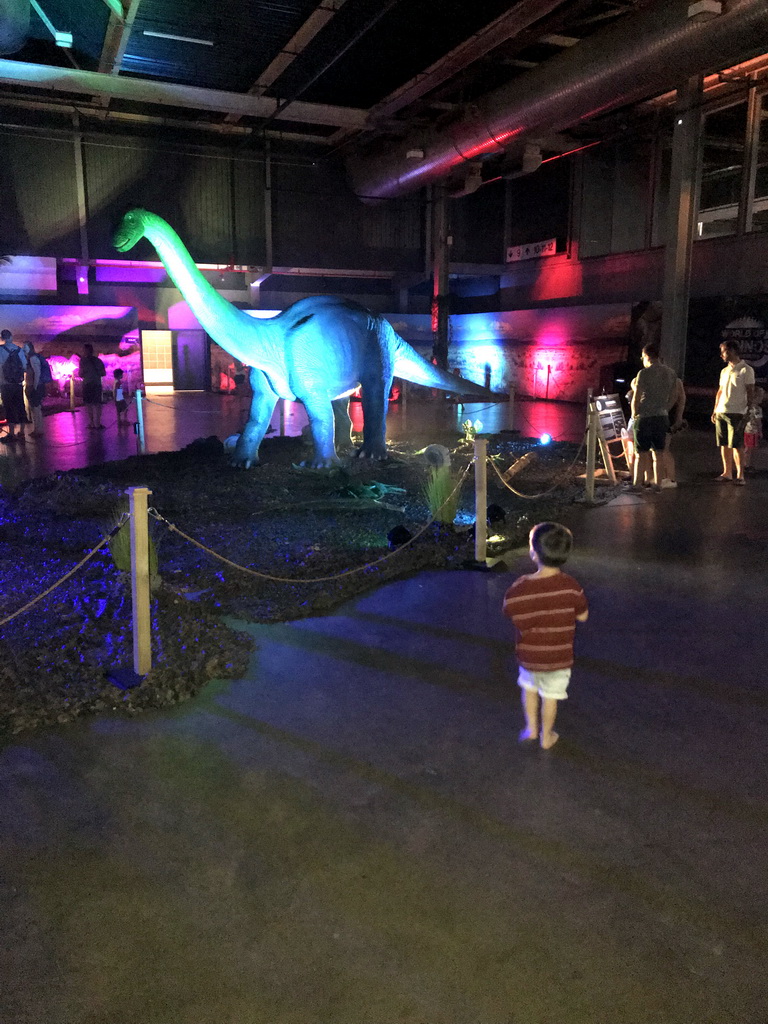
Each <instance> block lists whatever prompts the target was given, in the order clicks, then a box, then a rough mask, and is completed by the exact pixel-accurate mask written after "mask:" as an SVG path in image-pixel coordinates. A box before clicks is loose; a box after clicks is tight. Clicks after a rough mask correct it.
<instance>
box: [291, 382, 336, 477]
mask: <svg viewBox="0 0 768 1024" xmlns="http://www.w3.org/2000/svg"><path fill="white" fill-rule="evenodd" d="M298 397H299V399H300V401H302V402H303V403H304V408H305V409H306V410H307V416H308V417H309V429H310V430H311V431H312V441H313V443H314V446H315V456H314V458H313V459H312V460H311V461H308V462H303V463H302V465H303V466H311V467H312V468H313V469H327V468H329V467H330V466H339V465H341V463H340V461H339V459H338V457H337V455H336V447H335V445H334V443H333V428H334V414H333V405H332V403H331V402H330V401H328V399H327V398H323V397H322V396H316V395H304V396H301V395H299V396H298Z"/></svg>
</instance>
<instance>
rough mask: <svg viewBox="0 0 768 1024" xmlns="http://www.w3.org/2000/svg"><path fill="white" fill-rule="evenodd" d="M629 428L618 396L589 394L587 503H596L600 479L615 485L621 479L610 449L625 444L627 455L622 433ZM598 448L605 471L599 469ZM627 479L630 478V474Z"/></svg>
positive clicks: (585, 487)
mask: <svg viewBox="0 0 768 1024" xmlns="http://www.w3.org/2000/svg"><path fill="white" fill-rule="evenodd" d="M626 427H627V421H626V419H625V417H624V410H623V409H622V407H621V399H620V398H619V396H618V395H598V396H597V397H596V398H594V397H593V396H592V392H591V391H590V392H589V394H588V397H587V472H586V476H585V486H584V490H585V500H586V502H587V503H590V504H591V503H592V502H594V500H595V481H596V480H597V479H604V480H606V481H607V482H608V483H611V484H613V485H615V484H616V483H617V481H618V475H617V472H616V467H615V466H614V463H613V456H612V454H611V449H610V447H609V446H610V445H611V444H612V443H618V444H622V453H623V443H622V436H621V432H622V430H624V431H626ZM598 448H599V449H600V455H601V457H602V460H603V466H604V469H597V468H596V465H597V450H598ZM620 472H621V471H620ZM623 475H625V476H626V473H623Z"/></svg>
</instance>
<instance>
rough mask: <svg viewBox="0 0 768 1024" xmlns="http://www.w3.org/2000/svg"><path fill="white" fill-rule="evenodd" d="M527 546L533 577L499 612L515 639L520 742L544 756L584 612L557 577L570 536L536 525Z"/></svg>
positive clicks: (572, 586) (574, 587)
mask: <svg viewBox="0 0 768 1024" xmlns="http://www.w3.org/2000/svg"><path fill="white" fill-rule="evenodd" d="M528 543H529V549H528V551H529V555H530V557H531V561H532V562H533V563H534V565H535V566H536V572H535V573H532V574H531V575H530V576H521V577H520V578H519V579H517V580H515V582H514V583H513V584H512V586H511V587H510V588H509V590H508V591H507V592H506V594H505V595H504V604H503V612H504V614H505V615H507V616H509V618H510V619H511V620H512V622H513V623H514V625H515V626H516V627H517V629H518V631H519V633H520V637H519V639H518V641H517V660H518V664H519V666H520V674H519V676H518V680H517V682H518V686H519V687H520V689H521V690H522V698H523V711H524V712H525V729H524V730H523V731H522V732H521V733H520V741H521V742H525V741H527V740H535V739H539V741H540V743H541V746H542V749H543V750H549V748H550V747H553V746H554V745H555V743H557V740H558V735H557V733H556V732H554V731H553V726H554V724H555V716H556V715H557V702H558V701H559V700H565V699H566V697H567V696H568V694H567V692H566V691H567V689H568V682H569V680H570V678H571V666H572V665H573V637H574V634H575V632H576V623H577V622H586V621H587V617H588V615H589V610H588V607H587V599H586V597H585V596H584V591H583V590H582V589H581V587H580V586H579V584H578V583H577V582H576V580H575V579H574V578H573V577H572V576H568V575H567V574H566V573H564V572H561V571H560V566H561V565H564V564H565V562H567V561H568V556H569V555H570V553H571V549H572V547H573V534H572V533H571V531H570V530H569V529H567V527H565V526H561V525H560V523H539V524H538V525H537V526H534V528H533V529H532V530H531V532H530V534H529V537H528ZM539 696H540V697H541V735H539Z"/></svg>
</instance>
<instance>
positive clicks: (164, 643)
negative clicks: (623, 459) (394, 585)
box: [0, 434, 583, 738]
mask: <svg viewBox="0 0 768 1024" xmlns="http://www.w3.org/2000/svg"><path fill="white" fill-rule="evenodd" d="M438 440H440V441H441V443H443V444H444V445H446V447H448V448H450V450H451V453H452V466H453V468H454V469H455V470H456V471H457V472H459V471H461V470H462V469H463V468H464V467H465V466H466V465H467V464H468V463H469V462H470V460H471V455H472V449H471V446H470V445H468V444H466V443H464V442H462V441H461V439H459V438H458V437H456V436H455V435H453V436H451V437H448V438H439V439H438ZM433 441H435V438H428V439H425V440H421V441H417V442H414V443H412V444H409V445H403V444H400V445H397V446H394V445H392V446H390V454H391V458H390V459H389V460H388V461H387V462H384V463H367V462H364V461H362V460H355V459H350V460H349V461H348V462H347V463H345V466H344V468H343V469H341V470H332V471H312V470H306V469H301V468H297V467H298V463H299V462H301V460H302V459H303V458H305V457H306V449H305V447H304V444H303V442H302V440H301V439H299V438H273V439H268V440H267V441H265V442H264V445H263V446H262V458H263V463H262V465H261V466H259V467H257V468H255V469H253V470H251V471H249V472H243V471H237V470H234V469H231V468H230V467H229V466H228V465H227V460H226V456H225V454H224V451H223V447H222V445H221V442H220V441H218V440H217V439H216V438H208V439H202V440H200V441H197V442H194V443H193V444H192V445H190V446H188V447H187V448H186V449H184V450H183V451H181V452H165V453H160V454H158V455H150V456H141V457H134V458H130V459H126V460H123V461H121V462H113V463H105V464H103V465H99V466H94V467H90V468H89V469H87V470H77V471H72V472H69V473H57V474H54V475H52V476H50V477H46V478H44V479H42V480H33V481H30V482H28V483H26V484H24V485H22V486H20V487H19V488H17V489H16V490H15V491H13V492H10V493H9V491H8V490H7V489H3V490H0V576H1V577H2V583H3V586H2V598H0V618H4V617H5V616H6V615H9V614H11V613H12V612H14V611H15V610H16V609H18V608H20V607H21V606H22V605H24V604H25V603H26V602H27V601H29V600H31V599H32V598H33V597H35V596H36V595H37V594H39V593H40V592H41V591H43V590H45V589H46V588H47V587H48V586H50V585H51V584H52V583H54V582H55V581H56V580H57V579H59V578H60V577H61V576H62V575H64V574H65V573H66V572H68V571H69V570H70V569H71V568H72V567H73V566H74V565H76V564H77V562H78V561H80V559H82V558H83V557H84V555H86V554H87V553H88V552H89V551H90V550H91V549H92V548H93V547H94V546H95V545H96V544H97V543H98V542H99V541H100V540H101V539H102V538H103V537H104V536H105V535H106V534H107V533H109V531H110V530H111V529H112V528H113V527H114V526H115V525H116V524H117V523H118V522H119V520H120V517H121V515H122V513H123V512H124V511H126V510H127V498H126V496H125V489H126V488H127V487H129V486H132V485H144V486H147V487H149V488H150V489H151V490H152V497H151V498H150V504H151V506H152V507H154V508H155V509H156V510H157V511H158V513H159V514H160V516H161V517H162V519H161V520H157V519H155V520H151V530H150V533H151V536H152V539H153V542H154V544H155V546H156V549H157V554H158V570H159V575H160V579H159V581H158V583H157V585H156V587H155V588H154V590H153V595H152V620H153V668H152V669H151V671H150V672H149V673H148V674H147V675H146V676H145V677H144V679H143V680H142V682H141V685H139V686H136V687H135V688H130V689H123V688H121V686H120V685H117V683H116V681H115V679H116V677H112V676H111V674H112V673H115V672H116V670H119V669H120V668H129V667H130V666H131V664H132V638H131V597H130V579H129V577H128V576H127V575H126V574H124V573H121V572H120V571H119V570H118V569H117V567H116V566H115V564H114V562H113V560H112V557H111V555H110V553H109V550H108V548H107V547H105V548H102V549H101V550H100V551H99V552H97V554H96V555H95V556H94V557H93V559H92V560H91V561H90V562H88V564H87V565H86V566H84V567H83V568H82V569H81V570H79V571H78V572H77V573H76V574H75V575H74V576H73V577H71V578H70V579H69V580H67V581H66V582H65V583H64V584H62V586H60V587H58V588H57V589H56V590H54V591H53V592H52V593H51V594H50V595H48V596H47V597H45V598H43V600H42V601H40V602H39V603H38V604H37V605H35V607H34V608H32V609H31V610H29V611H28V612H24V613H23V614H21V615H19V616H17V617H16V618H14V619H13V620H12V621H11V622H9V623H7V624H6V625H5V626H3V627H0V647H1V648H2V657H1V658H0V738H1V737H2V736H3V735H5V736H8V735H14V734H17V733H20V732H22V731H25V730H30V729H34V728H36V727H39V726H42V725H56V724H63V723H66V722H69V721H72V720H74V719H77V718H79V717H81V716H83V715H87V714H93V713H105V712H120V713H128V714H135V713H138V712H140V711H142V710H144V709H146V708H156V707H162V706H166V705H169V704H175V703H178V702H180V701H184V700H187V699H189V698H190V697H191V696H193V695H194V694H195V693H197V692H198V691H199V690H200V688H201V687H202V686H203V685H204V684H205V683H206V682H207V681H208V680H210V679H212V678H237V677H239V676H241V675H242V674H243V673H244V672H245V671H246V668H247V665H248V660H249V656H250V653H251V649H252V642H251V640H250V639H249V637H248V636H247V635H246V634H244V633H242V632H239V631H236V630H234V629H232V628H230V627H229V626H228V625H227V624H226V622H225V619H226V618H227V617H229V616H231V617H233V618H238V619H246V620H250V621H259V622H277V621H285V620H288V619H295V618H301V617H304V616H308V615H315V614H323V613H327V612H329V611H330V610H331V609H333V608H334V607H336V606H337V605H338V604H340V603H341V602H343V601H346V600H348V599H349V598H351V597H354V596H355V595H358V594H360V593H362V592H364V591H366V590H368V589H370V588H372V587H374V586H376V585H378V584H380V583H383V582H385V581H387V580H392V579H396V578H398V577H403V576H407V575H411V574H413V573H414V572H417V571H418V570H420V569H426V568H441V567H444V568H461V567H463V566H465V565H466V564H467V563H471V561H472V559H473V555H474V534H473V528H472V522H473V520H474V483H473V477H472V473H471V471H470V472H469V473H468V474H467V476H466V478H465V480H464V483H463V485H462V488H461V492H460V501H459V511H458V515H457V520H456V526H455V527H454V528H446V527H439V526H438V525H437V524H432V525H431V526H429V527H428V528H427V529H426V530H425V531H424V532H423V533H421V535H420V536H418V537H417V539H416V540H415V541H414V542H413V543H411V544H409V545H407V546H406V547H403V548H398V549H397V550H395V551H394V552H391V551H390V550H389V547H388V543H387V534H388V533H389V531H390V530H392V529H393V527H396V526H401V525H402V526H405V527H406V529H408V531H409V532H410V533H411V534H412V535H415V534H417V532H418V531H420V530H423V528H424V526H425V525H426V524H427V523H428V521H429V512H428V509H427V506H426V503H425V499H424V496H423V488H424V483H425V480H426V477H427V474H428V471H429V465H428V463H427V461H426V458H425V456H424V455H423V454H421V452H422V449H423V448H424V447H425V445H426V444H428V443H431V442H433ZM532 447H535V442H533V441H530V440H528V441H526V440H524V439H519V438H516V437H514V436H512V435H505V434H501V435H496V436H493V437H490V438H489V454H491V455H492V456H498V463H497V464H498V465H499V467H500V468H501V469H505V468H506V467H507V466H509V465H510V464H511V463H512V462H513V461H514V460H515V459H516V458H518V457H519V456H520V455H522V454H524V453H525V452H527V451H529V450H530V449H531V448H532ZM577 447H578V446H576V445H572V444H565V443H559V444H552V445H550V446H548V447H547V448H540V447H537V448H536V455H537V457H536V459H535V461H534V462H533V464H532V465H530V466H528V467H526V469H525V470H523V472H522V473H520V475H519V476H516V477H515V479H514V481H513V483H514V485H515V487H516V488H517V489H519V490H520V491H522V492H524V493H527V494H535V493H538V492H539V491H541V490H544V489H546V488H547V487H548V486H550V485H551V484H552V482H553V481H555V480H558V481H559V483H560V484H561V485H560V486H558V488H557V489H556V490H555V491H554V492H553V493H551V494H549V495H547V496H546V497H544V498H541V499H539V500H535V501H530V500H525V499H523V498H519V497H516V496H515V495H514V494H512V493H511V492H510V491H508V490H507V489H506V488H504V487H503V486H502V485H501V484H500V482H499V480H498V478H497V477H496V474H495V473H494V472H493V471H492V470H489V474H488V500H489V503H495V504H497V505H499V506H500V507H501V508H503V509H504V512H505V520H504V522H501V523H494V524H493V525H492V527H491V528H490V530H489V533H490V534H491V535H492V536H494V537H497V538H499V539H498V540H496V541H494V543H493V544H492V545H491V547H490V552H491V553H493V552H501V551H502V550H503V549H505V548H510V547H514V546H517V545H519V544H521V543H523V542H524V540H525V536H526V534H527V532H528V530H529V528H530V526H531V524H532V523H534V522H538V521H540V520H542V519H548V518H554V517H555V516H558V515H561V514H563V511H564V509H565V507H566V506H567V505H569V504H571V503H572V502H573V500H574V498H575V497H576V496H577V495H578V494H579V493H580V492H581V491H582V490H583V486H580V485H579V484H578V483H577V481H576V473H577V472H579V471H580V469H583V466H581V465H580V461H579V462H577V464H576V466H575V467H573V466H572V465H571V464H572V463H573V460H574V457H575V456H576V455H577ZM582 454H583V453H582ZM168 523H172V524H174V525H175V526H177V527H178V528H179V529H180V530H183V531H184V532H186V533H188V534H189V535H190V536H192V537H194V538H196V539H198V540H199V541H201V542H202V543H204V544H205V545H206V546H208V547H210V548H212V549H214V550H215V551H217V552H219V553H220V554H222V555H224V556H225V557H227V558H229V559H231V560H232V561H234V562H236V563H238V564H239V565H243V566H246V567H248V568H250V569H252V570H254V571H256V572H259V573H264V574H267V575H269V576H274V577H281V578H287V579H289V580H290V581H291V582H277V581H275V580H267V579H262V578H260V577H256V576H254V575H252V574H248V573H245V572H242V571H240V570H238V569H235V568H232V567H230V566H227V565H225V564H223V563H222V562H220V561H218V560H217V559H215V558H213V557H212V556H210V555H208V554H205V553H204V552H202V551H201V550H199V549H198V548H196V547H194V546H193V545H191V544H190V543H189V542H188V541H186V540H185V539H184V538H182V537H181V536H180V535H179V534H178V533H177V532H173V531H171V530H169V529H168ZM355 568H360V569H361V571H359V572H354V573H347V574H345V575H340V576H339V575H338V574H339V573H344V572H345V571H346V570H349V569H355ZM325 576H334V577H336V578H335V579H332V580H326V581H322V582H312V581H313V580H316V579H318V577H325Z"/></svg>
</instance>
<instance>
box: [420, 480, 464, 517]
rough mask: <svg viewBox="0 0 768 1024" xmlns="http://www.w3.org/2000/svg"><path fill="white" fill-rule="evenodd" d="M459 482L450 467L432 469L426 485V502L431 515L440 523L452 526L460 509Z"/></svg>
mask: <svg viewBox="0 0 768 1024" xmlns="http://www.w3.org/2000/svg"><path fill="white" fill-rule="evenodd" d="M457 482H458V481H457V480H456V479H455V478H454V476H453V473H451V470H450V467H448V466H437V467H435V468H433V469H430V471H429V476H428V477H427V482H426V484H425V485H424V500H425V501H426V503H427V507H428V508H429V514H430V515H431V516H432V518H433V519H435V520H437V522H438V523H444V524H445V525H446V526H452V525H453V522H454V520H455V519H456V512H457V510H458V507H459V488H458V487H457V486H456V484H457Z"/></svg>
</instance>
